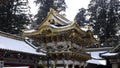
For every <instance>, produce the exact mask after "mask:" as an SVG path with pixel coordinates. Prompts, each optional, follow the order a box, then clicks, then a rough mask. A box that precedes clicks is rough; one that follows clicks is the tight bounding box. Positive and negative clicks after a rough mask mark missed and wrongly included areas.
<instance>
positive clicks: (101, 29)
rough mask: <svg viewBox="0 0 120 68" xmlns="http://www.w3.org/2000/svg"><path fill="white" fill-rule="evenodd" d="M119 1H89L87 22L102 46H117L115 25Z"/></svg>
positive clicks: (117, 17) (117, 18)
mask: <svg viewBox="0 0 120 68" xmlns="http://www.w3.org/2000/svg"><path fill="white" fill-rule="evenodd" d="M118 9H119V0H91V2H90V4H89V9H88V11H89V13H91V16H90V19H89V21H90V22H91V23H92V25H93V27H94V32H95V34H97V35H98V37H99V38H100V43H101V44H102V45H104V46H114V45H116V44H117V39H118V38H117V36H116V32H117V30H116V24H117V23H118V22H117V21H118V20H119V14H118Z"/></svg>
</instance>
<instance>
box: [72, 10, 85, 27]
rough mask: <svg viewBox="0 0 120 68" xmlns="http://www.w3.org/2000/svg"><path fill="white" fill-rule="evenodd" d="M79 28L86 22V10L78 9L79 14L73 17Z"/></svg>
mask: <svg viewBox="0 0 120 68" xmlns="http://www.w3.org/2000/svg"><path fill="white" fill-rule="evenodd" d="M74 20H75V21H76V22H77V23H78V24H79V25H80V26H84V25H85V24H86V23H87V20H86V9H85V8H81V9H79V12H78V13H77V15H76V16H75V19H74Z"/></svg>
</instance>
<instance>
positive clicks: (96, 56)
mask: <svg viewBox="0 0 120 68" xmlns="http://www.w3.org/2000/svg"><path fill="white" fill-rule="evenodd" d="M105 52H106V51H95V52H88V53H90V54H91V57H92V58H93V59H91V60H88V61H87V63H93V64H97V65H106V60H103V59H102V58H101V57H100V56H99V54H100V53H105Z"/></svg>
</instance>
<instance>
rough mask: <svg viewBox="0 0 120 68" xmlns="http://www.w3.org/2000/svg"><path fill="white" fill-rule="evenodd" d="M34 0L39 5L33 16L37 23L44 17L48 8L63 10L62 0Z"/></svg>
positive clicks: (63, 3) (64, 6)
mask: <svg viewBox="0 0 120 68" xmlns="http://www.w3.org/2000/svg"><path fill="white" fill-rule="evenodd" d="M35 2H36V4H39V5H40V7H39V10H38V13H37V14H36V16H35V18H36V23H37V24H39V23H41V22H42V21H43V20H44V19H45V17H46V16H47V13H48V12H49V11H50V10H49V9H50V8H53V9H55V10H56V11H57V12H61V11H65V8H66V5H65V2H64V0H36V1H35ZM34 24H35V23H34Z"/></svg>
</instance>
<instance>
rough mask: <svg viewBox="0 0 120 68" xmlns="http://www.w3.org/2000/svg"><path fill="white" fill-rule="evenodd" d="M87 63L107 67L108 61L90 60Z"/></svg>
mask: <svg viewBox="0 0 120 68" xmlns="http://www.w3.org/2000/svg"><path fill="white" fill-rule="evenodd" d="M87 63H92V64H97V65H106V60H95V59H91V60H88V61H87Z"/></svg>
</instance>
